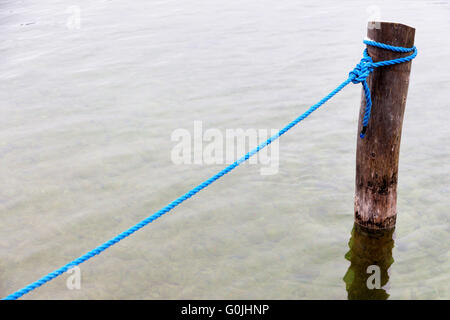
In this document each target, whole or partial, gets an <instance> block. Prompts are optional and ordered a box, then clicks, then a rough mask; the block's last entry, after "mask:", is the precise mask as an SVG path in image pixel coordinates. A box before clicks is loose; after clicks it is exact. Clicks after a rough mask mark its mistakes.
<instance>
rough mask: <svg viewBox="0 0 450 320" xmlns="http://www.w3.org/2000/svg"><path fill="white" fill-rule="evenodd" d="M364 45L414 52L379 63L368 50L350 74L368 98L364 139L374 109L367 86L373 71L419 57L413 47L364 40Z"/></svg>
mask: <svg viewBox="0 0 450 320" xmlns="http://www.w3.org/2000/svg"><path fill="white" fill-rule="evenodd" d="M364 43H365V44H366V45H368V46H372V47H378V48H381V49H385V50H390V51H393V52H399V53H408V52H413V53H412V54H411V55H409V56H407V57H403V58H397V59H393V60H386V61H379V62H373V60H372V58H371V57H370V56H369V53H368V52H367V49H365V50H364V52H363V58H362V59H361V61H360V62H359V63H358V64H357V65H356V67H355V69H353V70H352V71H351V72H350V73H349V77H350V78H351V80H352V82H353V83H361V84H362V86H363V89H364V95H365V98H366V107H365V110H364V118H363V127H362V130H361V133H360V134H359V136H360V137H361V138H364V136H365V135H366V131H367V126H368V125H369V120H370V111H371V109H372V98H371V96H370V89H369V85H368V84H367V77H368V76H369V74H370V73H371V72H372V71H373V69H374V68H377V67H384V66H391V65H394V64H398V63H403V62H408V61H411V60H412V59H414V58H415V57H416V56H417V48H416V47H415V46H413V47H412V48H403V47H394V46H391V45H388V44H385V43H380V42H375V41H372V40H364Z"/></svg>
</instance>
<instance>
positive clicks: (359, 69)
mask: <svg viewBox="0 0 450 320" xmlns="http://www.w3.org/2000/svg"><path fill="white" fill-rule="evenodd" d="M364 43H365V44H366V45H369V46H375V47H379V48H383V49H386V50H391V51H394V52H411V51H413V53H412V54H411V55H410V56H407V57H404V58H398V59H393V60H387V61H380V62H373V61H372V59H371V58H370V57H369V55H368V53H367V49H365V50H364V57H363V58H362V59H361V61H360V63H359V64H358V65H357V66H356V67H355V68H354V69H353V70H352V71H351V72H350V73H349V76H348V78H347V80H345V81H344V82H342V83H341V84H340V85H339V86H337V87H336V89H334V90H333V91H331V92H330V93H329V94H328V95H327V96H325V97H324V98H322V100H320V101H319V102H317V103H316V104H315V105H313V106H311V107H310V108H309V109H308V110H306V111H305V112H304V113H303V114H302V115H300V116H299V117H297V118H296V119H295V120H293V121H292V122H290V123H289V124H288V125H286V126H285V127H284V128H283V129H281V130H280V131H279V132H278V133H276V134H275V135H273V136H271V137H270V138H269V139H267V141H265V142H263V143H261V144H260V145H258V146H257V147H256V148H254V149H253V150H251V151H250V152H248V153H247V154H246V155H244V156H243V157H241V158H240V159H238V160H236V161H235V162H234V163H232V164H230V165H229V166H227V167H226V168H225V169H222V170H221V171H219V172H218V173H217V174H215V175H214V176H212V177H211V178H209V179H207V180H206V181H204V182H202V183H201V184H199V185H198V186H196V187H195V188H193V189H191V190H190V191H188V192H187V193H185V194H184V195H182V196H181V197H179V198H178V199H176V200H174V201H172V202H171V203H169V204H168V205H167V206H165V207H164V208H162V209H161V210H159V211H158V212H156V213H154V214H152V215H151V216H149V217H148V218H146V219H144V220H142V221H141V222H139V223H137V224H136V225H134V226H133V227H131V228H129V229H128V230H126V231H124V232H122V233H120V234H119V235H117V236H116V237H114V238H112V239H111V240H109V241H107V242H105V243H103V244H102V245H100V246H98V247H97V248H95V249H93V250H91V251H89V252H88V253H86V254H84V255H82V256H81V257H79V258H78V259H75V260H74V261H72V262H70V263H68V264H66V265H65V266H63V267H61V268H59V269H57V270H55V271H53V272H51V273H49V274H47V275H45V276H44V277H42V278H40V279H39V280H37V281H35V282H33V283H31V284H29V285H28V286H26V287H24V288H22V289H20V290H18V291H16V292H14V293H12V294H10V295H9V296H7V297H6V298H5V299H6V300H15V299H18V298H20V297H21V296H23V295H24V294H27V293H28V292H30V291H32V290H34V289H36V288H39V287H40V286H42V285H43V284H45V283H47V282H49V281H51V280H53V279H54V278H56V277H58V276H60V275H61V274H63V273H64V272H66V271H67V270H69V269H71V268H73V267H74V266H77V265H80V264H81V263H83V262H85V261H87V260H89V259H90V258H92V257H94V256H96V255H98V254H100V253H102V252H103V251H105V250H106V249H108V248H109V247H111V246H113V245H114V244H116V243H117V242H119V241H121V240H122V239H125V238H126V237H128V236H130V235H132V234H133V233H135V232H136V231H138V230H139V229H141V228H143V227H145V226H146V225H147V224H149V223H151V222H153V221H154V220H156V219H158V218H159V217H161V216H162V215H164V214H166V213H168V212H169V211H171V210H172V209H173V208H175V207H176V206H178V205H179V204H180V203H182V202H184V201H186V200H187V199H189V198H190V197H192V196H194V195H195V194H197V193H198V192H200V191H201V190H203V189H204V188H206V187H208V186H209V185H210V184H212V183H213V182H214V181H216V180H218V179H220V178H221V177H222V176H224V175H225V174H227V173H228V172H230V171H232V170H233V169H234V168H236V167H237V166H239V165H240V164H241V163H243V162H245V161H246V160H248V159H249V158H250V157H252V156H253V155H255V154H256V153H257V152H259V151H260V150H262V149H264V148H265V147H266V146H268V145H269V144H271V143H272V142H273V141H275V140H277V139H278V138H279V137H280V136H281V135H283V134H285V133H286V132H287V131H289V130H290V129H292V128H293V127H294V126H295V125H297V124H298V123H299V122H300V121H302V120H304V119H305V118H307V117H308V116H309V115H310V114H311V113H313V112H314V111H315V110H317V109H318V108H319V107H320V106H322V105H323V104H324V103H325V102H327V101H328V100H330V99H331V98H332V97H334V96H335V95H336V94H337V93H338V92H339V91H341V90H342V89H343V88H344V87H346V86H347V85H348V84H349V83H350V82H353V83H362V85H363V88H364V92H365V95H366V110H365V115H364V123H363V125H364V126H363V131H362V132H361V138H363V137H364V133H365V131H366V128H367V123H368V121H369V117H370V108H371V105H372V102H371V99H370V90H369V88H368V86H367V82H366V79H367V77H368V76H369V74H370V73H371V72H372V71H373V69H374V68H376V67H382V66H388V65H393V64H398V63H403V62H407V61H410V60H412V59H414V58H415V57H416V55H417V49H416V47H412V48H402V47H394V46H390V45H387V44H384V43H379V42H375V41H371V40H364Z"/></svg>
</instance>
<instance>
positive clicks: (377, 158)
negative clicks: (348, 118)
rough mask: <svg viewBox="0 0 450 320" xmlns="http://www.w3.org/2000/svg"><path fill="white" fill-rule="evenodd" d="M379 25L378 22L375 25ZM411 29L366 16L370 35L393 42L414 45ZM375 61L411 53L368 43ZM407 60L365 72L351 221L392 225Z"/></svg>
mask: <svg viewBox="0 0 450 320" xmlns="http://www.w3.org/2000/svg"><path fill="white" fill-rule="evenodd" d="M374 26H377V27H378V26H379V28H374ZM414 34H415V29H414V28H411V27H408V26H406V25H403V24H399V23H388V22H379V23H377V24H374V23H373V22H369V27H368V32H367V35H368V38H369V39H371V40H374V41H377V42H382V43H386V44H389V45H393V46H400V47H407V48H410V47H412V46H413V45H414ZM368 52H369V55H370V56H371V57H372V59H373V61H374V62H377V61H382V60H391V59H395V58H399V57H402V56H408V55H410V53H395V52H392V51H389V50H384V49H380V48H376V47H372V46H368ZM410 70H411V62H406V63H400V64H396V65H393V66H387V67H379V68H375V70H374V71H373V72H372V73H371V75H370V76H369V78H368V84H369V88H370V92H371V94H372V111H371V117H370V121H369V124H368V128H367V132H366V136H365V137H364V138H363V139H361V138H360V137H359V133H360V132H361V130H362V119H363V117H364V109H365V98H364V92H363V94H362V98H361V109H360V113H359V124H358V137H357V139H358V141H357V147H356V189H355V222H356V223H357V224H359V225H360V226H363V227H366V228H368V229H388V228H392V227H394V226H395V221H396V216H397V176H398V158H399V152H400V138H401V133H402V124H403V113H404V111H405V104H406V95H407V92H408V84H409V74H410Z"/></svg>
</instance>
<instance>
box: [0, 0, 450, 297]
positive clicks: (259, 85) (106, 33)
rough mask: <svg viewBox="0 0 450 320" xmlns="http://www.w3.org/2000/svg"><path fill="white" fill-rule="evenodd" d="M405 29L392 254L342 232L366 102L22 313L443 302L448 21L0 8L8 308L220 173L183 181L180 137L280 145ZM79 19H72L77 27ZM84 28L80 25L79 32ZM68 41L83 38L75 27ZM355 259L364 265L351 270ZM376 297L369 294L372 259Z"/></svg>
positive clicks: (237, 9) (439, 12)
mask: <svg viewBox="0 0 450 320" xmlns="http://www.w3.org/2000/svg"><path fill="white" fill-rule="evenodd" d="M374 13H375V14H378V15H379V16H380V17H381V18H382V20H385V21H398V22H402V23H405V24H408V25H411V26H414V27H415V28H416V45H417V47H418V49H419V56H418V57H417V59H415V60H414V61H413V65H412V74H411V82H410V87H409V94H408V101H407V106H406V113H405V120H404V127H403V138H402V148H401V154H400V168H399V189H398V210H399V214H398V219H397V228H396V230H395V232H394V234H393V235H389V237H388V238H387V239H385V242H384V247H383V248H387V251H383V252H379V251H377V250H376V249H373V248H372V249H373V250H372V251H370V252H373V255H370V256H364V250H362V249H361V248H364V247H365V246H368V247H369V248H371V245H370V243H371V241H372V240H371V239H366V238H365V237H364V235H359V234H357V233H355V231H353V232H352V230H353V192H354V172H355V145H356V139H357V137H356V135H357V130H356V127H357V116H358V110H359V100H360V92H361V86H360V85H357V86H355V85H350V86H349V87H347V88H345V89H344V91H343V92H342V93H339V95H338V96H336V97H335V98H333V99H332V100H331V101H330V102H329V103H327V104H326V105H325V106H324V107H322V108H321V109H320V110H318V111H317V112H316V113H314V114H313V115H312V116H311V117H310V118H308V119H307V120H305V121H304V122H302V123H301V124H300V125H299V126H298V127H296V128H294V129H293V130H291V131H290V132H289V133H288V134H286V135H285V136H283V137H282V138H281V140H280V151H279V152H280V164H279V172H278V173H277V174H274V175H266V176H263V175H260V170H259V169H260V168H259V166H257V165H243V166H242V167H238V168H237V169H236V170H235V171H234V172H233V173H231V174H229V175H227V176H226V177H224V178H223V179H221V180H220V181H218V182H216V183H214V184H213V185H211V186H210V187H209V188H207V189H205V190H204V191H202V192H201V193H199V194H198V195H197V196H196V197H194V198H192V199H190V200H189V201H187V202H186V203H183V204H182V205H180V206H179V207H178V208H177V209H175V210H174V211H173V212H171V213H170V214H168V215H167V216H164V217H163V218H161V219H160V220H158V221H157V222H155V223H152V224H151V225H149V226H147V227H146V228H145V229H143V230H141V231H139V232H137V233H136V234H134V235H133V236H132V237H130V238H128V239H126V240H124V241H122V242H121V243H119V244H117V245H115V246H114V247H112V248H110V249H109V250H107V251H106V252H104V253H103V254H101V255H100V256H98V257H95V258H93V259H92V260H90V261H88V262H86V263H84V264H82V265H81V272H82V281H81V289H80V290H68V289H67V288H66V281H67V278H68V275H62V276H61V277H59V278H57V279H56V280H54V281H52V282H51V283H49V284H47V285H45V286H43V287H41V288H40V289H38V290H36V291H34V292H33V293H31V294H29V295H26V296H24V298H26V299H189V298H191V299H227V298H234V299H244V298H245V299H319V298H322V299H347V298H351V299H352V298H380V299H384V298H388V297H389V298H392V299H411V298H412V299H448V298H450V294H449V283H450V277H449V275H450V263H449V249H450V245H449V242H448V238H449V227H448V209H449V205H450V200H449V175H448V172H450V165H449V154H450V139H449V137H450V129H449V126H448V123H449V122H450V115H449V112H448V110H449V107H450V102H449V99H448V96H449V90H450V75H449V73H448V72H446V71H445V70H447V69H448V68H449V62H448V57H449V56H450V46H449V44H448V41H445V40H447V38H448V31H449V27H450V19H449V17H450V3H449V1H418V0H416V1H411V0H408V1H395V2H392V1H370V2H364V1H358V2H356V1H349V0H346V1H340V2H339V3H338V2H335V1H330V0H326V1H320V2H318V1H302V2H299V1H293V0H288V1H282V2H281V1H275V0H269V1H262V2H261V1H256V0H250V1H245V2H243V1H237V0H231V1H199V0H188V1H183V2H180V1H142V0H137V1H133V2H123V1H122V2H121V1H87V0H79V1H56V0H41V1H37V2H36V1H30V0H23V1H12V0H9V1H8V0H6V1H2V2H1V3H0V28H1V35H2V41H1V42H0V51H1V57H2V59H1V60H0V217H1V224H0V296H2V297H3V296H6V295H7V294H10V293H12V292H14V291H15V290H17V289H20V288H22V287H23V286H25V285H26V284H28V283H30V282H32V281H35V280H37V279H38V278H40V277H41V276H43V275H45V274H47V273H48V272H50V271H53V270H54V269H56V268H58V267H60V266H62V265H64V264H65V263H67V262H69V261H71V260H73V259H74V258H76V257H78V256H80V255H81V254H84V253H85V252H87V251H88V250H91V249H92V248H94V247H95V246H97V245H99V244H101V243H103V242H104V241H106V240H108V239H110V238H112V237H113V236H115V235H116V234H118V233H119V232H121V231H123V230H125V229H127V228H128V227H130V226H132V225H134V224H135V223H136V222H138V221H140V220H142V219H143V218H145V217H147V216H149V215H150V214H152V213H153V212H155V211H157V210H159V209H160V208H161V207H163V206H165V205H166V204H167V203H169V202H170V201H172V200H173V199H175V198H176V197H178V196H179V195H181V194H183V193H184V192H186V191H187V190H189V189H190V188H191V187H192V186H194V185H196V184H198V183H200V182H201V181H203V180H204V179H206V178H208V177H210V176H211V175H212V174H214V173H215V172H216V171H218V170H219V169H221V168H222V167H223V166H222V165H175V164H174V163H173V162H172V161H171V158H170V154H171V150H172V148H173V146H174V142H173V141H171V133H172V132H173V131H174V130H175V129H178V128H185V129H188V130H192V128H193V124H194V121H197V120H201V121H203V125H204V127H205V128H217V129H219V130H221V131H225V130H226V129H229V128H232V129H233V128H243V129H248V128H256V129H260V128H261V129H271V128H281V127H282V126H284V125H285V124H287V123H288V122H290V121H291V120H293V119H294V118H295V117H297V116H298V115H299V114H301V113H302V112H304V111H305V110H306V109H307V108H308V107H309V106H310V105H312V104H314V103H315V102H317V101H318V100H319V99H320V98H321V97H322V96H324V95H325V94H327V93H328V92H329V91H330V90H331V89H333V88H334V87H335V86H336V85H337V84H338V83H340V82H342V81H343V80H345V78H346V77H347V75H348V72H349V71H350V70H351V69H352V68H353V67H354V65H355V64H356V63H357V62H358V61H359V60H360V58H361V55H362V50H363V48H364V46H363V44H362V39H363V38H364V36H365V34H366V23H367V20H368V19H369V18H370V17H371V15H372V14H374ZM78 14H79V15H78ZM78 17H79V20H78ZM78 22H79V24H78ZM361 250H362V251H361ZM377 255H378V256H380V259H381V264H382V267H383V268H384V269H383V270H382V285H383V289H382V290H381V291H376V292H367V290H366V289H365V288H364V286H363V282H362V280H361V277H362V273H363V272H364V268H365V263H366V262H367V261H365V260H364V259H369V260H370V259H373V257H375V256H377Z"/></svg>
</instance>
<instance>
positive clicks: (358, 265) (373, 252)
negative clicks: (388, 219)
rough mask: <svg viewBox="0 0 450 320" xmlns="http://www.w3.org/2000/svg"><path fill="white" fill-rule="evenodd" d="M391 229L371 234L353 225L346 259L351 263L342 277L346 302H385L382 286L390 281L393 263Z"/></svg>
mask: <svg viewBox="0 0 450 320" xmlns="http://www.w3.org/2000/svg"><path fill="white" fill-rule="evenodd" d="M393 233H394V229H393V228H392V229H390V230H383V231H381V230H380V231H376V232H375V231H373V230H367V229H363V227H361V226H359V225H358V224H355V225H354V226H353V230H352V236H351V238H350V241H349V243H348V246H349V248H350V251H348V252H347V254H346V255H345V258H346V259H347V260H349V261H350V262H351V264H350V267H349V268H348V270H347V273H346V274H345V276H344V282H345V284H346V288H347V293H348V299H349V300H386V299H387V298H388V297H389V294H388V293H387V292H386V290H384V289H383V287H384V286H385V285H386V284H387V283H388V281H389V274H388V269H389V267H390V266H391V265H392V263H393V262H394V259H393V258H392V248H393V247H394V240H393V238H392V236H393Z"/></svg>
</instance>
